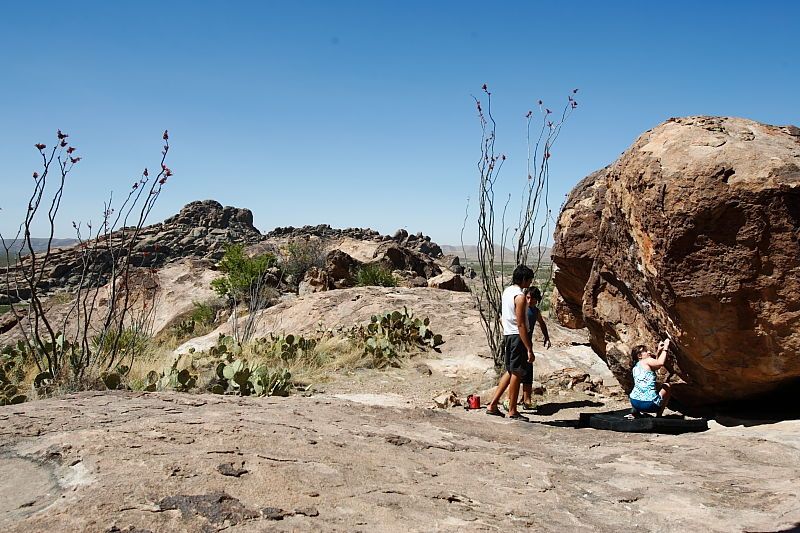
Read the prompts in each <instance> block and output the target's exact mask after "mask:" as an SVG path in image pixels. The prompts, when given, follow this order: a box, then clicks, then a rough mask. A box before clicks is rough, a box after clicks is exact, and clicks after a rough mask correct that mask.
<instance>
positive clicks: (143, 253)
mask: <svg viewBox="0 0 800 533" xmlns="http://www.w3.org/2000/svg"><path fill="white" fill-rule="evenodd" d="M262 238H263V237H262V235H261V233H260V232H259V231H258V230H257V229H256V228H255V227H254V226H253V213H252V212H251V211H250V210H249V209H238V208H235V207H223V206H222V205H221V204H220V203H219V202H215V201H213V200H205V201H198V202H191V203H189V204H187V205H186V206H185V207H184V208H183V209H181V211H180V212H179V213H178V214H177V215H175V216H173V217H170V218H168V219H166V220H165V221H164V222H161V223H158V224H153V225H151V226H145V227H144V228H142V229H141V231H140V232H139V235H138V236H137V238H136V242H135V244H134V246H133V247H132V249H131V252H130V253H131V261H130V263H131V265H132V266H135V267H149V268H158V267H161V266H163V265H165V264H168V263H171V262H173V261H175V260H177V259H183V258H192V259H208V260H212V261H216V260H219V259H220V258H221V257H222V255H223V254H224V252H225V245H226V244H228V243H231V242H236V243H242V244H252V243H256V242H258V241H260V240H261V239H262ZM130 239H131V228H127V229H125V230H120V231H116V232H114V233H112V234H111V235H110V236H108V237H104V236H101V237H100V240H99V241H90V242H88V243H86V245H85V246H72V247H68V248H61V249H58V250H55V251H53V252H52V254H51V257H50V259H49V261H48V264H49V265H52V267H51V268H50V269H49V271H48V272H47V276H46V277H45V278H44V279H42V281H41V283H40V284H39V288H40V290H42V291H44V292H48V291H51V290H55V289H65V290H68V291H69V290H74V289H76V288H77V287H78V286H79V285H80V284H81V280H82V276H81V272H82V269H83V267H84V261H86V264H88V272H87V273H86V274H85V276H84V279H85V281H84V283H87V284H89V285H92V286H95V285H104V284H105V283H107V282H108V280H109V279H110V274H111V270H112V269H111V266H112V263H113V260H112V257H113V256H116V257H117V258H120V257H124V256H126V255H127V253H128V244H127V243H129V242H130ZM111 250H113V255H112V252H111ZM40 261H41V255H40ZM12 270H13V269H12ZM14 276H15V273H14V272H12V278H13V277H14ZM13 286H14V282H12V287H13ZM20 290H21V291H22V293H20V294H17V292H16V291H15V290H11V291H7V290H6V287H5V284H3V285H2V288H0V291H3V292H2V293H0V294H5V296H6V298H7V299H10V300H12V301H15V302H16V301H18V300H19V299H22V300H24V299H27V298H29V297H30V291H29V290H27V288H24V287H22V286H20Z"/></svg>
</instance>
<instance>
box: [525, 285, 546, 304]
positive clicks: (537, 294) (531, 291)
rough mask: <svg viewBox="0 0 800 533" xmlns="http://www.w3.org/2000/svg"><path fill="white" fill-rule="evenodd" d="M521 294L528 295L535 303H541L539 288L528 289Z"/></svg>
mask: <svg viewBox="0 0 800 533" xmlns="http://www.w3.org/2000/svg"><path fill="white" fill-rule="evenodd" d="M522 292H523V293H524V294H525V296H527V295H529V294H530V295H531V298H533V299H534V300H536V301H537V302H541V301H542V291H540V290H539V287H528V288H527V289H525V290H524V291H522Z"/></svg>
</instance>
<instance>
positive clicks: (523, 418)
mask: <svg viewBox="0 0 800 533" xmlns="http://www.w3.org/2000/svg"><path fill="white" fill-rule="evenodd" d="M508 419H509V420H519V421H521V422H530V420H528V417H527V416H522V415H521V414H519V413H514V414H513V415H508Z"/></svg>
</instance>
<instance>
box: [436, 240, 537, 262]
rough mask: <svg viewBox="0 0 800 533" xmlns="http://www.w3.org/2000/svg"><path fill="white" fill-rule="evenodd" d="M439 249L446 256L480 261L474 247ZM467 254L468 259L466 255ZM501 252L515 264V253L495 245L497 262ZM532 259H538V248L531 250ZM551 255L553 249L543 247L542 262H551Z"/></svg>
mask: <svg viewBox="0 0 800 533" xmlns="http://www.w3.org/2000/svg"><path fill="white" fill-rule="evenodd" d="M439 248H441V249H442V252H443V253H444V254H445V255H457V256H458V257H460V258H461V259H466V260H467V261H477V260H478V247H477V246H474V245H465V246H464V247H463V248H462V247H461V245H450V244H440V245H439ZM465 252H466V257H464V254H465ZM500 252H502V253H503V261H504V262H507V263H513V262H514V252H513V251H512V250H509V249H508V248H502V247H501V246H499V245H495V247H494V253H495V260H496V261H499V260H500ZM530 253H531V257H532V258H533V259H535V258H536V257H537V247H535V246H534V247H532V248H531V252H530ZM550 253H551V249H550V248H547V247H542V260H543V261H546V262H549V261H550Z"/></svg>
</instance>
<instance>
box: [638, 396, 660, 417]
mask: <svg viewBox="0 0 800 533" xmlns="http://www.w3.org/2000/svg"><path fill="white" fill-rule="evenodd" d="M661 403H662V401H661V396H656V399H655V400H652V401H649V400H648V401H643V400H634V399H633V398H631V406H633V408H634V409H636V410H637V411H639V412H640V413H657V412H658V410H659V409H661Z"/></svg>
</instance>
